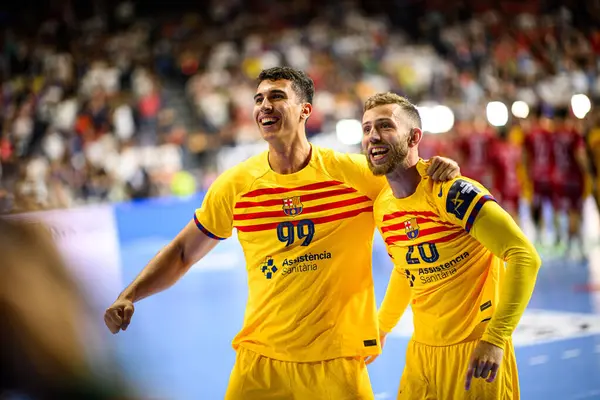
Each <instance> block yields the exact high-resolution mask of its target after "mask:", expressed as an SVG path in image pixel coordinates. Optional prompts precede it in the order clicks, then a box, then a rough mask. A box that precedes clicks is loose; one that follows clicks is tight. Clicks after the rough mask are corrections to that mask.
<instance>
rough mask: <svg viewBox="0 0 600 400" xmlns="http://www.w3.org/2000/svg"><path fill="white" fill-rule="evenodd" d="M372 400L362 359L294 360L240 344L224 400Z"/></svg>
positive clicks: (367, 374) (369, 384) (367, 375)
mask: <svg viewBox="0 0 600 400" xmlns="http://www.w3.org/2000/svg"><path fill="white" fill-rule="evenodd" d="M254 399H256V400H259V399H260V400H275V399H277V400H280V399H281V400H283V399H285V400H288V399H294V400H304V399H306V400H321V399H323V400H325V399H327V400H345V399H347V400H372V399H374V396H373V390H372V389H371V382H370V380H369V373H368V372H367V367H366V365H365V361H364V359H362V358H336V359H333V360H328V361H321V362H308V363H296V362H287V361H279V360H274V359H271V358H268V357H264V356H261V355H260V354H257V353H254V352H252V351H250V350H247V349H244V348H243V347H240V348H239V349H238V351H237V355H236V360H235V365H234V366H233V370H232V371H231V376H230V378H229V386H228V387H227V393H226V394H225V400H254Z"/></svg>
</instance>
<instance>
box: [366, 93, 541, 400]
mask: <svg viewBox="0 0 600 400" xmlns="http://www.w3.org/2000/svg"><path fill="white" fill-rule="evenodd" d="M364 111H365V112H364V116H363V121H362V122H363V132H364V135H363V143H362V144H363V152H364V153H365V155H366V158H367V160H368V163H369V166H370V168H371V170H372V172H373V174H374V175H376V176H385V177H386V178H387V181H388V184H389V185H388V186H387V187H386V188H385V189H384V190H383V191H382V192H381V193H380V194H379V196H378V198H377V199H376V201H375V204H374V215H375V221H376V224H377V228H378V230H379V232H380V233H381V235H382V237H383V239H384V240H385V242H386V245H387V248H388V253H389V254H390V256H391V258H392V260H393V262H394V269H393V271H392V274H391V278H390V282H389V285H388V289H387V292H386V295H385V298H384V300H383V303H382V305H381V308H380V310H379V313H378V318H379V327H380V339H381V342H382V345H383V343H384V340H385V335H386V334H387V333H388V332H389V331H391V330H392V328H393V327H394V326H395V325H396V324H397V323H398V321H399V320H400V317H401V316H402V314H403V312H404V310H405V309H406V307H407V306H408V305H409V303H410V304H411V307H412V311H413V318H414V334H413V337H412V339H411V341H410V342H409V344H408V349H407V354H406V365H405V368H404V372H403V374H402V379H401V382H400V388H399V392H398V398H399V399H439V400H450V399H451V400H461V399H484V400H492V399H518V398H519V384H518V375H517V365H516V360H515V354H514V349H513V345H512V341H511V335H512V333H513V331H514V329H515V327H516V325H517V323H518V322H519V319H520V318H521V315H522V314H523V312H524V310H525V307H526V305H527V303H528V302H529V299H530V297H531V294H532V292H533V288H534V284H535V280H536V277H537V273H538V270H539V267H540V258H539V256H538V254H537V253H536V251H535V248H534V247H533V245H532V244H531V243H530V242H529V240H527V238H526V237H525V235H524V234H523V232H522V231H521V230H520V229H519V227H518V226H517V224H516V223H515V222H514V221H513V219H512V218H511V217H510V215H509V214H508V213H507V212H505V211H504V210H503V209H502V208H501V207H500V206H499V205H498V204H497V203H496V202H495V201H494V198H493V197H492V196H491V195H490V194H489V192H488V191H487V190H486V189H485V188H484V187H482V186H481V185H480V184H479V183H478V182H475V181H473V180H470V179H467V178H463V177H458V178H455V179H452V180H451V181H450V182H441V183H439V182H433V181H432V180H431V179H430V178H429V177H428V176H427V175H426V174H425V173H424V171H425V169H426V163H425V162H424V161H423V160H420V159H419V155H418V150H417V149H418V145H419V141H420V140H421V137H422V131H421V119H420V116H419V112H418V111H417V109H416V108H415V107H414V106H413V105H412V104H411V103H410V102H409V101H408V100H406V99H405V98H403V97H400V96H398V95H396V94H393V93H382V94H377V95H375V96H373V97H371V98H369V99H368V100H367V101H366V103H365V107H364ZM504 263H506V266H505V265H504ZM376 357H377V356H372V357H369V359H368V360H367V363H370V362H372V361H373V360H374V359H375V358H376ZM473 378H475V379H473Z"/></svg>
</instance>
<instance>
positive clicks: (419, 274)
mask: <svg viewBox="0 0 600 400" xmlns="http://www.w3.org/2000/svg"><path fill="white" fill-rule="evenodd" d="M426 167H427V166H426V164H425V163H424V162H423V161H422V160H421V161H419V163H418V164H417V169H418V171H419V173H420V175H421V177H422V179H421V182H420V183H419V185H418V187H417V189H416V191H415V193H413V194H412V195H411V196H409V197H406V198H402V199H397V198H395V197H394V195H393V193H392V190H391V188H389V186H388V187H387V188H386V189H384V190H383V191H382V192H381V194H380V195H379V197H378V198H377V200H376V201H375V206H374V207H375V221H376V223H377V228H378V230H379V232H380V233H381V235H382V237H383V239H384V240H385V243H386V246H387V249H388V253H389V255H390V257H391V258H392V260H393V262H394V271H393V272H392V274H398V275H403V277H404V278H405V285H406V286H407V288H406V290H407V291H410V305H411V308H412V311H413V321H414V335H413V340H415V341H416V342H419V343H423V344H426V345H431V346H445V345H452V344H456V343H460V342H463V341H466V340H472V339H476V338H480V337H481V336H482V334H483V333H484V331H485V328H486V326H487V323H488V321H490V319H491V317H492V315H493V314H494V311H495V309H496V306H497V303H498V294H499V284H500V282H501V281H502V277H503V274H504V263H503V261H502V260H501V259H499V258H498V257H496V256H494V255H493V254H492V252H491V251H490V250H488V249H487V248H485V247H484V246H483V245H482V244H481V243H480V242H479V241H477V240H476V239H475V238H474V237H473V236H471V235H470V234H469V232H470V231H471V228H472V226H473V223H474V221H475V219H476V217H477V214H478V213H479V211H480V210H481V207H482V206H483V204H485V203H486V202H488V201H494V198H493V197H492V196H491V195H490V194H489V192H488V191H487V190H486V189H485V188H484V187H483V186H482V185H480V184H479V183H477V182H476V181H473V180H471V179H468V178H464V177H459V178H455V179H453V180H451V181H449V182H441V183H436V182H433V181H432V180H431V179H430V178H429V177H428V176H427V175H426V173H425V170H426ZM408 288H409V289H408ZM388 293H389V289H388ZM390 295H392V296H393V295H394V294H390ZM387 297H388V294H387V293H386V298H387ZM385 303H386V301H385V300H384V305H383V306H382V309H381V310H380V313H379V323H380V325H381V329H382V330H383V331H384V332H389V331H390V330H391V329H392V328H393V327H394V325H396V323H397V322H398V319H399V318H400V315H401V314H399V313H398V312H391V313H390V312H389V310H387V309H386V308H387V307H384V306H385ZM388 306H390V305H389V304H388ZM392 307H393V305H392ZM402 311H403V310H402Z"/></svg>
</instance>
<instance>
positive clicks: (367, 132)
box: [363, 126, 371, 135]
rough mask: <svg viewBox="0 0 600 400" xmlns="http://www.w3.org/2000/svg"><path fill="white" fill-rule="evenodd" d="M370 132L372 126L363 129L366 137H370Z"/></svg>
mask: <svg viewBox="0 0 600 400" xmlns="http://www.w3.org/2000/svg"><path fill="white" fill-rule="evenodd" d="M369 132H371V127H370V126H365V127H364V128H363V133H364V134H365V135H368V134H369Z"/></svg>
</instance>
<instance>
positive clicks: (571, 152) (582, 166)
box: [552, 108, 588, 255]
mask: <svg viewBox="0 0 600 400" xmlns="http://www.w3.org/2000/svg"><path fill="white" fill-rule="evenodd" d="M568 114H569V110H568V109H566V108H561V109H558V110H557V111H556V115H555V124H556V126H555V131H554V135H553V144H554V163H555V164H554V170H553V173H552V195H553V198H552V203H553V206H554V210H555V212H554V215H555V226H556V228H557V232H560V231H559V230H558V229H559V217H560V215H561V214H564V213H567V215H568V220H569V224H568V230H567V254H571V252H572V251H574V249H573V247H572V245H573V242H575V241H576V242H577V244H578V246H579V251H580V254H581V255H583V239H582V237H581V213H582V211H583V194H584V184H585V173H586V171H587V169H588V157H587V154H586V151H585V142H584V140H583V136H582V135H581V134H580V133H579V132H578V131H577V130H576V129H575V125H574V124H573V121H572V120H571V118H570V117H569V115H568ZM558 240H560V234H558V235H557V241H558Z"/></svg>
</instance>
